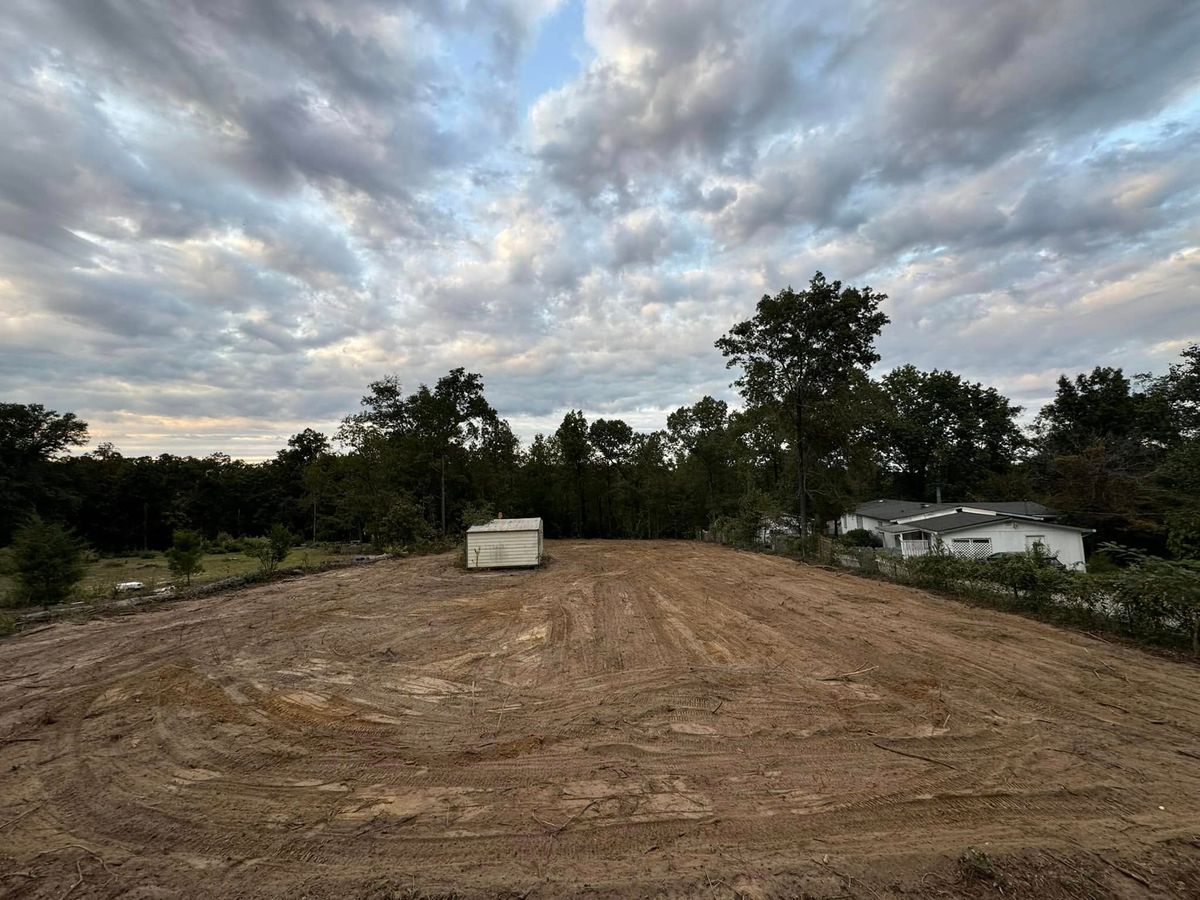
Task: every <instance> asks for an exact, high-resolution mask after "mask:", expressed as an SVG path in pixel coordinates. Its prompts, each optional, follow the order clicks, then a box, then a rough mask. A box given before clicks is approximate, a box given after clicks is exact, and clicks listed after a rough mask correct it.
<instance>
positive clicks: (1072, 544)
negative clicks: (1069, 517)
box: [942, 519, 1085, 572]
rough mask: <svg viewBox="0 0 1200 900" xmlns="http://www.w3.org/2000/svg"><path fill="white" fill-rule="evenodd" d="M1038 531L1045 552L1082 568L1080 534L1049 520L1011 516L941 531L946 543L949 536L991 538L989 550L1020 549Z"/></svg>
mask: <svg viewBox="0 0 1200 900" xmlns="http://www.w3.org/2000/svg"><path fill="white" fill-rule="evenodd" d="M1033 535H1040V536H1041V539H1042V543H1044V544H1045V545H1046V552H1047V553H1048V554H1049V555H1051V556H1055V557H1057V558H1058V561H1059V562H1061V563H1062V564H1063V565H1064V566H1066V567H1067V568H1068V569H1078V570H1079V571H1081V572H1082V571H1083V570H1084V562H1085V557H1084V555H1083V535H1082V534H1080V533H1079V532H1078V531H1071V530H1069V529H1066V528H1059V527H1056V526H1055V525H1053V524H1051V523H1050V522H1030V521H1025V520H1021V519H1012V520H1010V521H1007V522H997V523H996V524H995V525H993V524H991V523H988V522H984V523H983V524H982V525H976V526H974V527H972V528H962V529H959V530H957V531H952V532H950V533H949V534H946V535H943V536H942V540H943V541H945V542H946V546H947V547H949V546H950V539H951V538H967V537H971V538H991V539H992V552H993V553H1024V552H1025V550H1026V546H1025V544H1026V539H1027V538H1028V537H1030V536H1033Z"/></svg>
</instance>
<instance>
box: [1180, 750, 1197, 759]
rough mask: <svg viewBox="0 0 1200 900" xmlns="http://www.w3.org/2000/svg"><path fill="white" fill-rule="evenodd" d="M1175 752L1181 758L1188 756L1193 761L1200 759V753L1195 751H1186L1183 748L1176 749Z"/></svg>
mask: <svg viewBox="0 0 1200 900" xmlns="http://www.w3.org/2000/svg"><path fill="white" fill-rule="evenodd" d="M1175 752H1176V753H1178V754H1179V755H1180V756H1187V757H1190V758H1191V759H1200V753H1197V752H1196V751H1195V750H1184V749H1182V748H1181V747H1176V748H1175Z"/></svg>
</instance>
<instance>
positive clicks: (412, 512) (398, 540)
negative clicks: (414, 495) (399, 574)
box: [370, 497, 433, 553]
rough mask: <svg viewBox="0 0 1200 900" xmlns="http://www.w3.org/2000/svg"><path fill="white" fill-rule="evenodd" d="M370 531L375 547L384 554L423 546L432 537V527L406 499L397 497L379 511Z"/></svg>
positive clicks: (418, 508) (418, 509)
mask: <svg viewBox="0 0 1200 900" xmlns="http://www.w3.org/2000/svg"><path fill="white" fill-rule="evenodd" d="M370 531H371V537H372V540H373V541H374V544H375V546H376V547H377V548H378V549H379V550H381V551H382V552H385V553H387V552H391V551H393V550H396V549H399V548H403V547H406V546H408V545H410V544H423V543H425V542H426V541H428V540H429V539H430V538H432V537H433V528H432V526H430V524H429V523H428V522H427V521H426V520H425V516H424V515H422V513H421V509H420V507H418V506H417V505H416V504H415V503H414V502H413V501H412V500H410V499H409V498H408V497H399V498H397V499H396V500H394V501H392V502H391V503H390V504H388V506H386V507H385V508H384V509H383V510H381V511H380V512H379V513H378V514H377V516H376V517H375V520H374V521H373V522H372V523H371V528H370Z"/></svg>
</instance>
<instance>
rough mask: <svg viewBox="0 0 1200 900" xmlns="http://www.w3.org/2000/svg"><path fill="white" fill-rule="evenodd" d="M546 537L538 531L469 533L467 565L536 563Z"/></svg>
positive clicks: (491, 565)
mask: <svg viewBox="0 0 1200 900" xmlns="http://www.w3.org/2000/svg"><path fill="white" fill-rule="evenodd" d="M541 549H542V539H541V533H540V532H537V531H482V532H474V533H468V534H467V568H468V569H492V568H501V567H505V566H536V565H538V563H539V562H540V561H541Z"/></svg>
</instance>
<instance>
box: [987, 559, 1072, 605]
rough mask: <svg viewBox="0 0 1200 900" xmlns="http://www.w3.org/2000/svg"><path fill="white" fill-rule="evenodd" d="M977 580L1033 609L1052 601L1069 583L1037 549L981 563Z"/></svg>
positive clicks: (1067, 577)
mask: <svg viewBox="0 0 1200 900" xmlns="http://www.w3.org/2000/svg"><path fill="white" fill-rule="evenodd" d="M979 577H981V578H983V579H985V580H987V581H990V582H992V583H993V584H997V585H1000V586H1001V587H1002V588H1004V589H1005V590H1007V591H1011V592H1012V596H1013V600H1015V601H1017V602H1021V601H1022V600H1024V601H1025V603H1026V604H1032V605H1034V606H1037V605H1040V604H1044V603H1048V602H1050V601H1051V600H1053V598H1054V595H1055V594H1056V593H1060V592H1062V591H1063V590H1065V589H1066V588H1067V585H1068V583H1069V582H1070V580H1071V576H1070V574H1069V573H1067V572H1065V571H1063V570H1062V569H1059V568H1057V567H1056V566H1052V565H1050V564H1049V563H1047V561H1046V555H1045V553H1044V552H1043V551H1042V550H1041V549H1040V548H1038V547H1035V548H1034V550H1033V551H1032V552H1031V553H1012V554H1005V555H1004V556H1001V557H1000V558H998V559H990V560H985V561H984V563H983V566H982V569H981V571H980V572H979Z"/></svg>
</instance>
